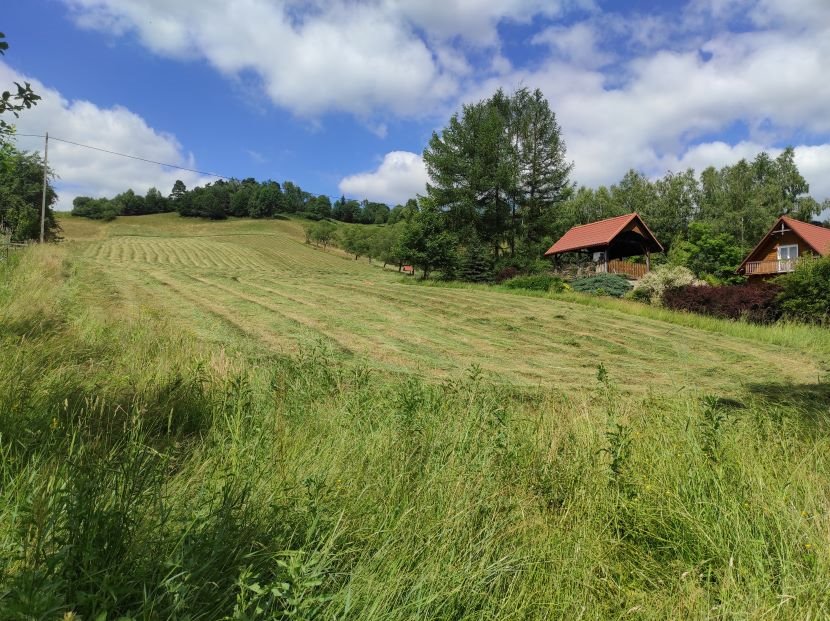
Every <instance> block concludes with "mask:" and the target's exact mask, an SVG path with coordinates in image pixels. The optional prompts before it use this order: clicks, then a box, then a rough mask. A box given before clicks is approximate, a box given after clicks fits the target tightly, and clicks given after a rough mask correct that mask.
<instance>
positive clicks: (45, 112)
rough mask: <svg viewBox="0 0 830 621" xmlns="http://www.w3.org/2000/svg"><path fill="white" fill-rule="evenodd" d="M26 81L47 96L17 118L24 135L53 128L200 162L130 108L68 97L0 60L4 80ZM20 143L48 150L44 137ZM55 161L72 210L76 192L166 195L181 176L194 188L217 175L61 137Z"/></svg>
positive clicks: (62, 194)
mask: <svg viewBox="0 0 830 621" xmlns="http://www.w3.org/2000/svg"><path fill="white" fill-rule="evenodd" d="M23 80H26V81H28V82H31V83H32V89H33V90H34V91H35V92H36V93H38V94H39V95H40V96H41V97H42V98H43V99H42V101H40V102H38V105H37V106H35V107H34V108H32V109H31V110H26V111H25V113H24V114H22V115H21V117H20V119H17V122H16V125H17V131H18V132H19V133H21V134H43V133H44V132H46V131H49V132H50V133H51V134H53V135H54V136H56V137H59V138H63V139H65V140H71V141H73V142H79V143H82V144H87V145H91V146H95V147H99V148H103V149H107V150H109V151H117V152H120V153H127V154H130V155H136V156H139V157H143V158H145V159H151V160H155V161H158V162H166V163H170V164H175V165H177V166H184V167H186V168H194V167H195V166H196V163H195V161H194V158H193V155H192V154H185V153H184V151H183V149H182V146H181V145H180V144H179V142H178V141H177V140H176V138H175V137H174V136H172V135H170V134H166V133H164V132H159V131H156V130H154V129H153V128H152V127H150V126H148V125H147V123H146V121H145V120H144V119H143V118H141V117H140V116H139V115H137V114H135V113H134V112H131V111H130V110H128V109H127V108H124V107H122V106H114V107H112V108H100V107H98V106H96V105H95V104H93V103H91V102H89V101H81V100H76V101H68V100H67V99H65V98H64V97H62V96H61V94H60V93H59V92H58V91H56V90H54V89H52V88H49V87H47V86H46V85H44V84H42V83H41V82H39V81H37V80H35V79H33V78H31V77H28V76H23V75H20V74H18V73H17V72H16V71H15V70H14V69H12V68H11V67H9V66H8V65H6V64H5V63H3V62H0V83H2V84H10V83H11V82H12V81H23ZM18 144H19V147H20V148H21V149H26V150H42V146H43V143H42V141H34V140H32V139H28V138H24V137H21V138H18ZM49 165H50V167H51V168H53V169H54V170H55V172H56V173H57V174H58V175H59V177H60V178H59V179H58V180H57V182H56V189H57V191H58V194H59V203H58V209H61V210H68V209H71V208H72V199H73V198H74V197H75V196H113V195H115V194H117V193H120V192H123V191H124V190H126V189H128V188H132V189H133V190H135V191H136V192H138V193H142V194H143V193H145V192H146V191H147V190H148V189H149V188H151V187H156V188H158V189H159V190H160V191H161V192H162V193H164V194H166V193H168V192H169V191H170V189H171V188H172V187H173V183H174V182H175V180H176V179H181V180H182V181H184V182H185V184H186V185H187V186H188V187H192V186H193V185H197V184H203V183H205V182H206V181H211V180H212V179H206V178H202V177H201V176H200V175H198V174H196V173H191V172H187V171H183V170H175V169H170V168H165V167H162V166H158V165H156V164H150V163H147V162H140V161H137V160H132V159H127V158H122V157H117V156H114V155H109V154H106V153H102V152H100V151H93V150H91V149H84V148H82V147H77V146H74V145H71V144H67V143H64V142H59V141H56V140H50V141H49Z"/></svg>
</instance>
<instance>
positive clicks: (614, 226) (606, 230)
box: [545, 213, 663, 256]
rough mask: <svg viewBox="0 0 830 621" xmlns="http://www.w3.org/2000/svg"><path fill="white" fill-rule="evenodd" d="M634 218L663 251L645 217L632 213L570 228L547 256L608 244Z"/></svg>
mask: <svg viewBox="0 0 830 621" xmlns="http://www.w3.org/2000/svg"><path fill="white" fill-rule="evenodd" d="M634 220H637V221H639V223H640V224H641V225H642V226H643V229H645V230H646V231H647V232H648V234H649V235H650V236H651V239H652V240H654V243H655V244H657V246H658V247H659V248H660V251H661V252H662V251H663V246H661V245H660V242H659V241H657V238H656V237H654V234H653V233H652V232H651V231H650V230H649V228H648V227H647V226H646V223H645V222H643V219H642V218H641V217H640V216H639V214H636V213H630V214H627V215H625V216H617V217H616V218H608V219H606V220H600V221H599V222H591V223H590V224H581V225H579V226H575V227H573V228H572V229H570V230H569V231H568V232H567V233H565V234H564V235H563V236H562V237H561V238H560V239H559V241H557V242H556V243H555V244H554V245H553V246H551V247H550V249H549V250H548V251H547V252H546V253H545V256H550V255H552V254H560V253H562V252H573V251H575V250H587V249H589V248H596V247H598V246H607V245H608V244H610V243H611V242H612V241H613V240H614V238H615V237H616V236H617V235H619V234H620V233H622V231H623V230H624V229H625V228H626V227H627V226H628V225H629V224H631V223H632V222H633V221H634Z"/></svg>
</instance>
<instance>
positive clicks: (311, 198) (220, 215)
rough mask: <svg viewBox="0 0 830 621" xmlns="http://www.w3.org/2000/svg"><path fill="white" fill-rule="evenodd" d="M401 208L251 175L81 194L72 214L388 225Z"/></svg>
mask: <svg viewBox="0 0 830 621" xmlns="http://www.w3.org/2000/svg"><path fill="white" fill-rule="evenodd" d="M402 209H403V206H400V205H399V206H397V207H396V208H394V209H390V208H389V206H388V205H386V204H385V203H378V202H372V201H368V200H363V201H358V200H354V199H347V198H346V197H345V196H341V197H340V198H339V199H336V200H334V201H332V200H331V199H330V198H329V197H328V196H326V195H322V194H320V195H315V194H312V193H311V192H306V191H305V190H303V189H302V188H301V187H300V186H298V185H297V184H295V183H292V182H291V181H285V182H283V183H282V184H280V183H278V182H276V181H271V180H266V181H262V182H259V181H257V180H256V179H253V178H248V179H242V180H238V179H229V180H225V179H219V180H218V181H215V182H213V183H208V184H206V185H204V186H197V187H194V188H192V189H190V190H188V189H187V187H186V186H185V184H184V183H183V182H182V181H181V180H177V181H176V182H175V184H174V185H173V188H172V189H171V191H170V193H169V194H168V195H166V196H165V195H163V194H162V193H161V192H159V191H158V190H157V189H156V188H150V190H148V192H147V194H146V195H145V196H141V195H140V194H136V193H135V192H134V191H133V190H127V191H126V192H122V193H121V194H118V195H117V196H114V197H112V198H93V197H89V196H79V197H77V198H75V200H74V201H73V203H72V214H73V215H76V216H82V217H85V218H92V219H100V220H112V219H113V218H116V217H117V216H137V215H146V214H154V213H165V212H178V213H179V214H180V215H182V216H184V217H192V218H208V219H211V220H224V219H225V218H228V217H237V218H273V217H275V216H279V215H298V216H301V217H305V218H308V219H310V220H325V219H333V220H338V221H341V222H347V223H357V224H386V223H387V222H389V221H390V220H391V221H392V222H393V223H394V221H395V220H396V218H397V217H398V214H399V213H400V211H401V210H402Z"/></svg>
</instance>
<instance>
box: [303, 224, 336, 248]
mask: <svg viewBox="0 0 830 621" xmlns="http://www.w3.org/2000/svg"><path fill="white" fill-rule="evenodd" d="M308 230H309V235H308V236H309V238H310V239H311V241H313V242H314V243H315V244H317V245H321V244H322V246H323V248H325V247H327V246H328V245H329V244H330V243H331V242H332V240H333V239H334V236H335V234H336V232H337V227H336V226H335V225H334V224H332V223H331V222H326V221H323V222H318V223H316V224H314V225H312V226H310V227H309V229H308Z"/></svg>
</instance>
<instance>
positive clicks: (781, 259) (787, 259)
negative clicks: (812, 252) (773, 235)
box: [778, 244, 798, 261]
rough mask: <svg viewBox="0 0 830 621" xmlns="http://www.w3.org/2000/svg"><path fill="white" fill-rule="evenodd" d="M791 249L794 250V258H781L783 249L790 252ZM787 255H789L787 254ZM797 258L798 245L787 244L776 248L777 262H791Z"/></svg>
mask: <svg viewBox="0 0 830 621" xmlns="http://www.w3.org/2000/svg"><path fill="white" fill-rule="evenodd" d="M792 248H795V256H794V257H791V256H788V257H782V256H781V251H782V250H784V249H787V250H791V249H792ZM787 254H789V252H788V253H787ZM797 258H798V244H787V245H786V246H778V260H779V261H792V260H793V259H797Z"/></svg>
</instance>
